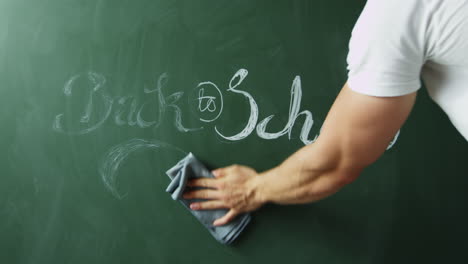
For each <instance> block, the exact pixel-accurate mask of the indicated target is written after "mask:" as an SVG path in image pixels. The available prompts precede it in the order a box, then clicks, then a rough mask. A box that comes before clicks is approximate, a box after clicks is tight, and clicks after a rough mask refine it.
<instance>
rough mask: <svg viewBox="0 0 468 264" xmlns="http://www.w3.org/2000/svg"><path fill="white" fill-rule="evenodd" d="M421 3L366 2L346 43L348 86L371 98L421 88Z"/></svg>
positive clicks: (398, 0) (423, 34)
mask: <svg viewBox="0 0 468 264" xmlns="http://www.w3.org/2000/svg"><path fill="white" fill-rule="evenodd" d="M421 2H422V1H417V0H391V1H382V0H368V1H367V4H366V6H365V7H364V10H363V11H362V13H361V15H360V17H359V19H358V21H357V22H356V25H355V26H354V29H353V31H352V35H351V40H350V43H349V53H348V57H347V62H348V70H349V73H348V86H349V87H350V88H351V89H352V90H354V91H356V92H359V93H362V94H367V95H372V96H381V97H385V96H401V95H405V94H409V93H412V92H414V91H416V90H418V89H419V88H420V87H421V81H420V71H421V68H422V65H423V64H424V53H425V52H424V49H425V37H426V28H427V23H426V21H425V20H427V15H426V14H425V12H424V8H423V4H421Z"/></svg>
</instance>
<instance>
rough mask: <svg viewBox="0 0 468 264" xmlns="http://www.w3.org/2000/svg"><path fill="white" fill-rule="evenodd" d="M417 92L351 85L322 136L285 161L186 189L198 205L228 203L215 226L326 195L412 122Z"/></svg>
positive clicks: (218, 174) (233, 170)
mask: <svg viewBox="0 0 468 264" xmlns="http://www.w3.org/2000/svg"><path fill="white" fill-rule="evenodd" d="M415 98H416V93H412V94H408V95H404V96H399V97H373V96H367V95H363V94H360V93H357V92H354V91H352V90H351V89H350V88H349V87H348V85H347V84H345V85H344V87H343V89H342V90H341V92H340V94H339V95H338V97H337V98H336V100H335V102H334V103H333V106H332V108H331V109H330V112H329V113H328V115H327V118H326V120H325V122H324V124H323V127H322V131H321V135H320V136H319V138H318V139H317V141H316V142H315V143H313V144H310V145H307V146H305V147H303V148H301V149H300V150H299V151H297V152H296V153H294V154H293V155H291V156H290V157H289V158H288V159H286V160H285V161H284V162H283V163H282V164H280V165H279V166H277V167H275V168H273V169H271V170H268V171H265V172H262V173H257V172H256V171H255V170H254V169H252V168H250V167H246V166H240V165H233V166H229V167H226V168H221V169H217V170H215V171H213V174H214V175H215V178H214V179H196V180H192V181H190V182H189V185H190V186H198V187H206V188H207V189H202V190H197V191H191V192H187V193H185V194H184V197H185V198H187V199H194V198H202V199H209V201H205V202H198V203H193V204H191V209H192V210H210V209H219V208H227V209H230V210H229V212H228V213H227V214H226V215H225V216H223V217H222V218H219V219H217V220H216V221H215V222H214V223H213V224H214V225H215V226H219V225H224V224H227V223H228V222H230V221H232V220H233V219H234V218H235V217H236V216H237V215H238V214H241V213H244V212H250V211H253V210H256V209H258V208H259V207H261V206H262V205H263V204H265V203H268V202H272V203H277V204H301V203H310V202H314V201H318V200H321V199H323V198H325V197H327V196H330V195H332V194H334V193H336V192H337V191H338V190H340V189H341V188H342V187H343V186H345V185H347V184H349V183H351V182H352V181H353V180H355V179H356V178H357V177H358V176H359V175H360V174H361V172H362V170H363V169H364V168H365V167H367V166H369V165H370V164H372V163H373V162H375V161H376V160H377V159H378V158H379V157H380V156H381V155H382V154H383V153H384V151H385V150H386V148H387V147H388V145H389V143H390V142H391V140H392V139H393V138H394V136H395V134H396V133H397V132H398V130H399V129H400V127H401V126H402V125H403V123H404V122H405V121H406V119H407V117H408V115H409V113H410V112H411V109H412V107H413V105H414V102H415Z"/></svg>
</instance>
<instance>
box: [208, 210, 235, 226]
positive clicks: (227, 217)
mask: <svg viewBox="0 0 468 264" xmlns="http://www.w3.org/2000/svg"><path fill="white" fill-rule="evenodd" d="M236 216H237V212H236V211H235V210H234V209H231V210H229V212H227V214H225V215H224V216H223V217H221V218H218V219H216V220H215V221H214V222H213V225H214V226H222V225H225V224H227V223H229V222H231V221H232V220H233V219H234V218H236Z"/></svg>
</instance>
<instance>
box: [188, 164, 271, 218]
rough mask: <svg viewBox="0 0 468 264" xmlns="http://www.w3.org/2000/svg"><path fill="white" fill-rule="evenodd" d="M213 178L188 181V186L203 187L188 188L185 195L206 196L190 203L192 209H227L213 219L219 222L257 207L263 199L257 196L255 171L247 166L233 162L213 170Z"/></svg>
mask: <svg viewBox="0 0 468 264" xmlns="http://www.w3.org/2000/svg"><path fill="white" fill-rule="evenodd" d="M212 173H213V175H214V176H215V178H198V179H193V180H191V181H189V182H188V186H190V187H204V188H207V189H201V190H194V191H188V192H186V193H184V196H183V197H184V198H185V199H207V200H208V201H203V202H197V203H192V204H190V208H191V209H192V210H213V209H222V208H223V209H230V210H229V212H228V213H227V214H226V215H224V216H223V217H221V218H219V219H216V221H214V223H213V225H214V226H221V225H225V224H227V223H229V222H230V221H232V220H233V219H234V218H235V217H236V216H237V215H239V214H241V213H245V212H250V211H253V210H256V209H258V208H259V207H260V206H262V205H263V203H264V202H262V201H261V199H259V195H258V188H257V185H258V184H257V182H258V181H257V180H258V178H259V176H258V173H257V172H256V171H255V170H254V169H252V168H249V167H246V166H240V165H233V166H229V167H226V168H221V169H217V170H214V171H213V172H212Z"/></svg>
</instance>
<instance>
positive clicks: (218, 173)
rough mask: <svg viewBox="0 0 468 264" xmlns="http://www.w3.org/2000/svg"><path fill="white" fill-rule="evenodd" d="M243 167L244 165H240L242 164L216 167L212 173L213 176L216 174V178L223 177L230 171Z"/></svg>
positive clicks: (233, 171)
mask: <svg viewBox="0 0 468 264" xmlns="http://www.w3.org/2000/svg"><path fill="white" fill-rule="evenodd" d="M241 167H242V166H240V165H231V166H228V167H224V168H219V169H216V170H214V171H212V172H211V173H212V174H213V176H215V178H221V177H224V176H226V175H228V174H230V173H235V172H236V171H238V170H239V169H240V168H241Z"/></svg>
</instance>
